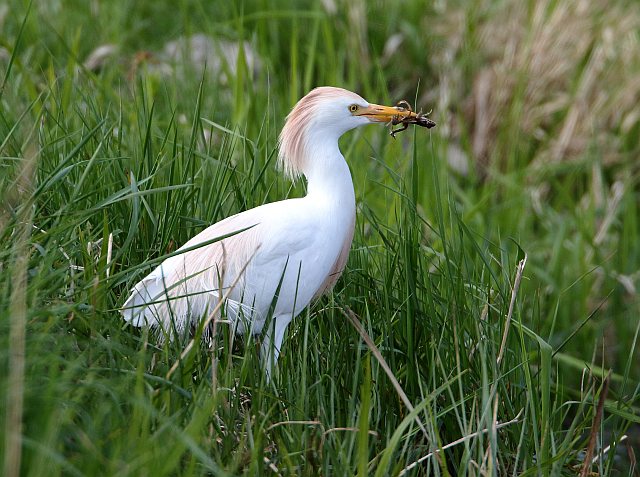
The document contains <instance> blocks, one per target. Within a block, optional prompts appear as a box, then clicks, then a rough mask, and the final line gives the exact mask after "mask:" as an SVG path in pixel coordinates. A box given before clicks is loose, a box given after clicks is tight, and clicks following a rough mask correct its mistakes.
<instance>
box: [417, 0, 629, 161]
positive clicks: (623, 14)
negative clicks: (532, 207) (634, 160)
mask: <svg viewBox="0 0 640 477" xmlns="http://www.w3.org/2000/svg"><path fill="white" fill-rule="evenodd" d="M445 8H446V7H445ZM474 8H476V9H477V10H469V9H467V7H462V9H460V8H451V9H446V10H445V11H443V12H442V21H441V22H440V24H439V25H438V26H437V32H438V34H439V35H441V36H443V37H444V38H445V39H446V42H445V43H446V45H447V47H446V48H445V49H444V50H443V51H441V52H439V53H438V54H436V55H435V56H433V58H432V61H433V63H434V67H435V69H436V71H441V72H442V82H441V83H442V85H441V88H444V89H445V91H444V94H442V93H443V91H440V92H439V93H438V97H440V98H441V102H442V101H444V102H445V104H443V105H442V106H448V107H450V105H455V104H464V105H465V107H464V110H463V118H464V127H465V128H468V129H469V131H468V133H469V135H470V137H471V151H472V153H473V156H474V158H475V160H476V164H478V166H479V167H480V169H484V167H483V166H485V165H487V164H490V163H494V164H496V165H498V166H500V165H501V164H502V163H504V162H505V161H506V158H507V157H508V156H509V154H513V152H514V151H517V150H523V145H524V146H525V147H529V146H530V145H533V147H532V148H529V149H528V150H529V151H532V153H531V154H530V155H529V157H528V158H527V159H528V160H530V161H532V162H534V163H536V164H538V165H541V164H547V163H549V162H550V161H552V162H553V161H556V162H557V161H573V160H577V159H579V158H581V157H583V156H584V154H585V152H587V151H588V150H589V149H590V148H594V147H595V148H597V151H598V152H599V154H600V155H601V157H602V159H603V162H604V163H605V164H614V163H617V162H619V161H620V160H621V158H622V155H623V154H624V147H625V146H624V145H623V144H621V141H620V137H621V136H624V135H626V134H629V133H630V132H632V131H633V130H634V128H637V127H638V123H639V120H640V111H639V110H638V108H637V103H638V99H640V74H639V73H640V38H639V32H640V8H639V7H638V6H637V5H636V4H630V3H628V2H627V3H626V4H625V3H620V2H619V3H615V4H612V3H611V2H606V1H604V0H596V1H589V0H573V1H567V2H552V1H550V0H545V1H540V2H521V1H517V0H508V1H506V2H503V3H502V4H500V5H496V4H495V2H484V5H483V6H481V7H478V6H477V5H476V6H474ZM471 16H472V17H473V18H471ZM429 22H430V23H432V22H433V19H430V20H429ZM469 25H473V28H470V26H469ZM469 49H471V50H472V51H469ZM463 55H467V56H469V55H470V56H471V57H472V58H473V61H472V66H471V67H470V68H469V71H468V72H467V73H465V72H461V71H460V69H459V66H458V65H459V58H460V57H461V56H463ZM465 74H467V75H469V74H470V75H471V78H468V77H466V76H465ZM469 84H471V85H472V87H471V88H469V87H468V86H467V85H469ZM451 118H453V115H451ZM452 121H454V122H453V123H452V124H451V125H450V126H451V131H452V134H453V136H454V137H455V136H456V135H457V133H458V132H460V129H461V127H462V126H458V125H457V124H455V119H452ZM514 122H515V123H517V124H519V133H520V137H510V138H501V137H500V135H501V133H504V132H505V131H513V127H512V124H513V123H514ZM620 133H622V134H620Z"/></svg>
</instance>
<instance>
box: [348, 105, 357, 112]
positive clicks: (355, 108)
mask: <svg viewBox="0 0 640 477" xmlns="http://www.w3.org/2000/svg"><path fill="white" fill-rule="evenodd" d="M357 110H358V105H357V104H352V105H351V106H349V111H351V112H352V113H355V112H356V111H357Z"/></svg>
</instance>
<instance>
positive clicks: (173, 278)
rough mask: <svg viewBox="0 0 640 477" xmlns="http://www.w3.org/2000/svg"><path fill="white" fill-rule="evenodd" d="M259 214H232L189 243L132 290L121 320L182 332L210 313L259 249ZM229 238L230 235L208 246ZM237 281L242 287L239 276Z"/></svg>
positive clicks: (248, 212) (247, 212)
mask: <svg viewBox="0 0 640 477" xmlns="http://www.w3.org/2000/svg"><path fill="white" fill-rule="evenodd" d="M261 215H262V214H261V213H260V210H259V208H256V209H252V210H249V211H246V212H243V213H241V214H237V215H234V216H232V217H229V218H227V219H224V220H222V221H220V222H218V223H216V224H214V225H211V226H210V227H208V228H207V229H205V230H203V231H202V232H200V233H199V234H198V235H196V236H195V237H193V238H192V239H191V240H189V241H188V242H187V243H186V244H185V245H184V246H182V247H181V248H180V249H179V251H183V252H184V253H179V254H177V255H174V256H172V257H170V258H168V259H166V260H165V261H164V262H162V263H161V264H160V265H159V266H158V267H157V268H155V269H154V270H153V271H152V272H151V273H150V274H149V275H147V276H146V277H145V278H143V279H142V280H141V281H140V282H138V283H137V284H136V285H135V286H134V287H133V289H132V291H131V295H130V296H129V298H128V299H127V301H126V302H125V303H124V305H123V307H122V314H123V316H124V319H125V320H126V321H128V322H130V323H132V324H133V325H134V326H143V325H151V326H160V327H162V328H164V329H165V331H167V332H170V331H172V328H173V327H174V326H175V327H176V329H177V330H178V331H181V330H182V329H184V327H185V326H186V325H187V323H188V322H189V318H190V317H191V316H194V317H199V316H202V315H203V314H204V313H206V312H207V310H209V311H210V310H211V309H212V308H213V307H215V305H216V304H217V300H218V299H219V298H220V297H221V296H222V295H224V293H225V290H224V287H227V286H229V285H230V284H232V283H234V282H235V281H236V278H237V275H238V274H239V273H240V272H241V271H242V270H243V269H244V267H245V265H246V264H247V262H248V261H249V260H250V259H251V257H252V255H253V254H254V253H255V250H256V249H257V248H258V246H259V242H258V234H257V233H256V232H257V230H256V229H257V228H258V226H259V224H260V222H261V219H262V217H261ZM236 232H237V233H236ZM229 234H234V235H231V236H230V237H227V238H225V239H222V240H219V241H214V242H212V243H207V242H211V241H213V240H215V239H216V238H219V237H223V236H226V235H229ZM200 244H206V245H203V246H201V247H198V245H200ZM238 282H239V283H237V286H238V287H241V285H242V284H241V282H242V277H240V279H239V280H238ZM231 305H233V304H231ZM237 305H238V306H241V304H239V303H238V304H237Z"/></svg>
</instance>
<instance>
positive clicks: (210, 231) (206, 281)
mask: <svg viewBox="0 0 640 477" xmlns="http://www.w3.org/2000/svg"><path fill="white" fill-rule="evenodd" d="M394 111H395V114H396V115H397V114H398V112H397V110H396V109H395V108H386V107H382V106H377V105H370V104H369V103H367V102H366V101H365V100H364V99H362V98H361V97H360V96H358V95H356V94H355V93H351V92H349V91H346V90H342V89H339V88H328V87H325V88H317V89H315V90H313V91H312V92H311V93H309V94H308V95H307V96H305V97H304V98H303V99H301V100H300V101H299V102H298V104H297V105H296V107H295V108H294V109H293V111H292V112H291V114H290V115H289V116H288V118H287V123H286V125H285V127H284V128H283V131H282V134H281V136H280V155H279V159H280V163H281V166H282V167H283V169H284V170H285V172H287V174H289V175H290V176H292V177H294V178H295V177H297V176H299V175H301V174H303V175H304V176H305V177H306V179H307V195H306V196H305V197H302V198H296V199H288V200H283V201H279V202H273V203H269V204H265V205H262V206H259V207H256V208H254V209H251V210H247V211H245V212H242V213H239V214H237V215H234V216H231V217H228V218H226V219H224V220H222V221H220V222H218V223H216V224H214V225H211V226H210V227H208V228H207V229H205V230H204V231H202V232H201V233H199V234H198V235H196V236H195V237H193V238H192V239H191V240H189V241H188V242H187V243H186V244H185V245H184V246H183V247H182V248H181V249H180V250H182V251H184V253H179V254H176V255H174V256H172V257H170V258H168V259H167V260H165V261H164V262H162V264H161V265H159V266H158V267H157V268H156V269H155V270H153V271H152V272H151V273H150V274H149V275H148V276H146V277H145V278H143V279H142V280H141V281H140V282H139V283H137V284H136V285H135V287H134V289H133V290H132V294H131V296H130V297H129V299H128V300H127V301H126V303H125V304H124V307H123V315H124V317H125V320H127V321H129V322H131V323H132V324H133V325H135V326H143V325H150V326H153V327H159V328H161V329H162V330H164V331H165V332H166V333H168V334H169V335H170V336H171V335H172V333H174V332H175V331H178V332H180V331H181V330H183V329H184V328H186V327H187V326H188V325H190V324H191V323H192V322H193V321H194V320H199V319H201V318H202V317H203V316H206V315H208V314H209V313H210V312H211V310H213V309H214V308H215V306H216V305H217V304H218V302H219V300H220V299H221V298H222V297H224V296H225V294H226V296H227V300H226V302H225V303H224V305H225V306H224V308H225V310H226V315H227V317H228V318H229V319H230V320H231V321H232V322H234V324H235V326H236V330H237V331H238V332H247V331H251V332H252V333H256V334H257V333H260V332H262V329H263V327H264V324H265V323H266V321H267V319H268V318H269V317H270V316H269V315H270V312H271V314H272V316H273V323H274V328H272V329H269V330H268V331H267V333H266V334H265V339H264V340H263V359H265V358H266V359H268V360H269V362H268V363H266V364H267V372H268V374H270V370H271V365H272V363H273V361H275V359H277V356H278V354H279V351H280V347H281V345H282V339H283V337H284V332H285V330H286V327H287V325H288V324H289V322H290V321H291V320H292V318H293V317H295V316H296V315H297V314H299V313H300V312H301V311H302V310H304V309H305V308H306V307H307V306H308V305H309V303H310V302H311V301H312V300H313V299H314V298H315V297H318V296H320V295H321V294H322V293H323V292H325V291H326V290H328V289H330V288H331V287H332V286H333V284H335V282H336V280H337V279H338V277H339V276H340V274H341V273H342V271H343V269H344V266H345V264H346V261H347V258H348V254H349V248H350V246H351V241H352V238H353V231H354V225H355V195H354V190H353V183H352V180H351V174H350V172H349V167H348V166H347V163H346V162H345V160H344V157H343V156H342V154H341V153H340V150H339V148H338V139H339V137H340V136H341V135H342V134H343V133H344V132H346V131H348V130H349V129H352V128H354V127H357V126H359V125H362V124H367V123H369V122H388V121H390V119H391V115H392V114H393V113H394ZM358 113H360V114H358ZM218 237H226V238H224V239H222V240H219V241H214V240H215V239H216V238H218ZM209 242H211V243H209ZM199 244H205V245H203V246H201V247H198V245H199ZM271 358H273V359H271Z"/></svg>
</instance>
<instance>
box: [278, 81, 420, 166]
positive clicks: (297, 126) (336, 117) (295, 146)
mask: <svg viewBox="0 0 640 477" xmlns="http://www.w3.org/2000/svg"><path fill="white" fill-rule="evenodd" d="M401 112H402V114H403V116H416V114H415V113H412V112H408V111H402V110H400V109H398V108H397V107H395V106H380V105H377V104H371V103H369V102H367V101H366V100H364V99H363V98H362V97H361V96H359V95H357V94H356V93H352V92H351V91H347V90H346V89H342V88H334V87H329V86H324V87H320V88H315V89H314V90H312V91H311V92H310V93H309V94H307V95H306V96H305V97H304V98H302V99H301V100H300V101H298V103H297V104H296V105H295V106H294V108H293V110H291V113H289V115H288V116H287V121H286V123H285V125H284V127H283V128H282V132H281V133H280V139H279V146H280V150H279V154H278V159H279V162H280V165H281V167H282V168H283V169H284V171H285V172H286V173H287V175H289V176H290V177H292V178H296V177H298V176H300V175H301V174H303V173H304V171H305V168H306V162H307V161H309V160H310V158H311V157H312V154H311V151H310V149H311V148H313V147H316V148H317V147H319V146H321V145H322V144H329V143H331V144H337V142H338V139H339V138H340V136H342V135H343V134H344V133H345V132H347V131H349V130H351V129H354V128H356V127H358V126H364V125H365V124H372V123H381V124H386V123H390V122H391V121H392V120H393V119H394V118H397V117H398V115H399V114H400V113H401Z"/></svg>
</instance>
